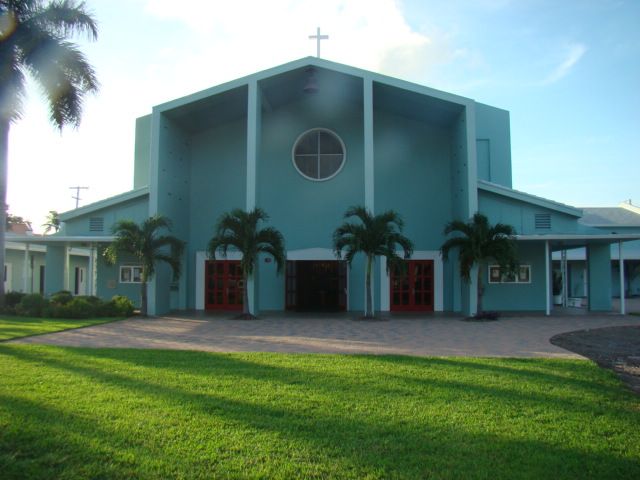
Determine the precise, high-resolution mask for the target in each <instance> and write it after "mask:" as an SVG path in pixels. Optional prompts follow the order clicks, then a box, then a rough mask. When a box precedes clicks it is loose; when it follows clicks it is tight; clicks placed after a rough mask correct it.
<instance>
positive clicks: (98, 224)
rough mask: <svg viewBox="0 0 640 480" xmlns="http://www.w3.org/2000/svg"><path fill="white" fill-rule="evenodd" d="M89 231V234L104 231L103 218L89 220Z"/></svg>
mask: <svg viewBox="0 0 640 480" xmlns="http://www.w3.org/2000/svg"><path fill="white" fill-rule="evenodd" d="M89 231H90V232H102V231H104V218H103V217H91V218H89Z"/></svg>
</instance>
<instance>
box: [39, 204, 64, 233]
mask: <svg viewBox="0 0 640 480" xmlns="http://www.w3.org/2000/svg"><path fill="white" fill-rule="evenodd" d="M42 226H43V227H47V228H45V230H44V233H45V235H46V234H47V233H49V232H50V231H51V230H54V232H55V233H57V232H58V230H60V214H59V213H58V212H57V211H55V210H49V215H47V221H46V222H45V223H43V224H42Z"/></svg>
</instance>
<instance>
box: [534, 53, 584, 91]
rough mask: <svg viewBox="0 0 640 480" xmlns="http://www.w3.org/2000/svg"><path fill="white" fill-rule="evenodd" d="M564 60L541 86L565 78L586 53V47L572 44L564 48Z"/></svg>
mask: <svg viewBox="0 0 640 480" xmlns="http://www.w3.org/2000/svg"><path fill="white" fill-rule="evenodd" d="M564 50H565V52H564V58H563V60H562V61H561V62H560V64H559V65H558V66H556V68H554V70H553V71H552V72H551V73H550V74H549V75H548V76H547V78H545V79H544V80H543V81H542V82H541V85H550V84H552V83H555V82H557V81H558V80H560V79H562V78H564V77H566V76H567V75H568V74H569V72H571V70H572V69H573V67H574V66H575V65H576V64H577V63H578V62H579V61H580V59H581V58H582V57H583V56H584V54H585V53H586V52H587V47H586V46H585V45H583V44H581V43H572V44H570V45H567V46H566V47H565V49H564Z"/></svg>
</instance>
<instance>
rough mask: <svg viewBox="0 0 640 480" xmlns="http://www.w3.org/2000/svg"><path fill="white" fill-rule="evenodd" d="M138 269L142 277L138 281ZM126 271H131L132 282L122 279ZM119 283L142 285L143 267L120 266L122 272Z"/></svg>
mask: <svg viewBox="0 0 640 480" xmlns="http://www.w3.org/2000/svg"><path fill="white" fill-rule="evenodd" d="M136 269H138V270H140V275H139V277H138V278H139V279H140V280H138V281H136V280H135V278H136V277H135V274H134V273H135V271H136ZM125 270H129V278H130V279H131V280H129V281H126V280H123V279H122V273H123V271H125ZM118 283H142V265H120V272H119V275H118Z"/></svg>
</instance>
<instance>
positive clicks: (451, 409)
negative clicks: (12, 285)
mask: <svg viewBox="0 0 640 480" xmlns="http://www.w3.org/2000/svg"><path fill="white" fill-rule="evenodd" d="M0 472H2V474H1V475H0V476H2V478H3V479H12V478H109V479H111V478H123V479H124V478H371V479H373V478H385V479H386V478H438V479H461V478H464V479H474V478H478V479H519V478H531V479H541V478H553V479H554V480H558V479H568V478H571V479H577V478H579V479H586V478H592V479H609V478H610V479H637V478H640V403H639V401H638V397H636V396H634V395H633V394H631V393H630V392H628V391H627V390H625V389H624V387H623V386H622V385H621V383H620V382H619V381H618V379H617V378H615V377H614V376H613V375H612V374H611V373H609V372H607V371H603V370H600V369H598V368H597V367H596V366H594V365H593V364H592V363H590V362H586V361H579V360H576V361H568V360H537V359H536V360H534V359H526V360H524V359H522V360H514V359H468V358H414V357H400V356H339V355H296V354H211V353H200V352H183V351H159V350H155V351H154V350H124V349H123V350H115V349H113V350H111V349H110V350H103V349H94V350H92V349H72V348H59V347H48V346H27V345H15V344H6V343H5V344H0Z"/></svg>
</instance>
